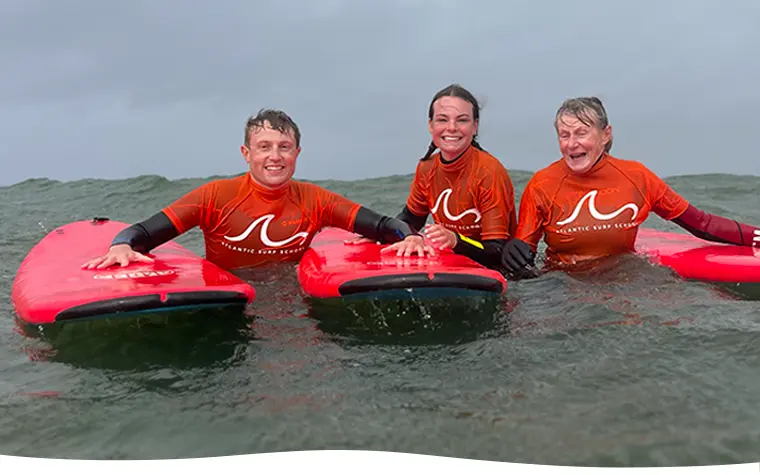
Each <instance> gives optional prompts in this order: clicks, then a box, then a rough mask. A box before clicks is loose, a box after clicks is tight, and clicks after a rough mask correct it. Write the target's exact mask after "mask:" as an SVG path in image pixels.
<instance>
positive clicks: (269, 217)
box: [224, 214, 309, 247]
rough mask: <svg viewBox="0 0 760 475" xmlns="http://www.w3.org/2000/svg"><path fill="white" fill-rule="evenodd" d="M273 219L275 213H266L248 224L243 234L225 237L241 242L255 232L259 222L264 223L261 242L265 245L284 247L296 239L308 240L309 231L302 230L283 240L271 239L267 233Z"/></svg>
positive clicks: (225, 237)
mask: <svg viewBox="0 0 760 475" xmlns="http://www.w3.org/2000/svg"><path fill="white" fill-rule="evenodd" d="M273 219H274V215H273V214H265V215H264V216H262V217H260V218H258V219H256V221H254V222H252V223H251V224H250V226H248V228H247V229H246V230H245V231H243V233H242V234H239V235H237V236H224V239H226V240H228V241H232V242H240V241H242V240H244V239H245V238H247V237H248V236H249V235H250V234H251V233H252V232H253V230H254V229H256V226H258V225H259V223H263V224H262V225H261V231H260V237H261V242H262V243H263V244H264V245H265V246H269V247H282V246H286V245H288V244H290V243H291V242H293V241H295V240H296V239H303V240H306V238H307V237H308V236H309V233H307V232H306V231H301V232H300V233H296V234H294V235H292V236H290V237H289V238H287V239H283V240H282V241H272V240H271V239H269V236H268V235H267V230H268V229H269V223H271V222H272V220H273Z"/></svg>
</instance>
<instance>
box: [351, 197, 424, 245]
mask: <svg viewBox="0 0 760 475" xmlns="http://www.w3.org/2000/svg"><path fill="white" fill-rule="evenodd" d="M353 232H355V233H357V234H361V235H362V236H364V237H366V238H369V239H372V240H374V241H380V242H382V243H383V244H390V243H394V242H398V241H403V240H404V239H406V238H407V237H408V236H419V233H416V232H415V231H414V230H413V229H412V228H410V227H409V225H408V224H407V223H406V222H404V221H402V220H400V219H396V218H391V217H389V216H382V215H380V214H378V213H376V212H374V211H372V210H370V209H367V208H365V207H363V206H362V207H361V208H359V211H357V213H356V218H355V219H354V229H353Z"/></svg>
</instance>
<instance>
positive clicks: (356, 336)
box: [309, 291, 507, 345]
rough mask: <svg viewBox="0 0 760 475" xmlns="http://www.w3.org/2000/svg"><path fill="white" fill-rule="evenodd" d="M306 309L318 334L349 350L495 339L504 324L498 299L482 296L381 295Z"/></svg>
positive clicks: (314, 304) (313, 304) (313, 301)
mask: <svg viewBox="0 0 760 475" xmlns="http://www.w3.org/2000/svg"><path fill="white" fill-rule="evenodd" d="M310 304H311V312H310V314H309V315H310V316H311V317H312V318H314V319H316V320H317V321H318V322H319V328H320V329H321V330H322V331H324V332H325V333H328V334H331V335H335V336H340V337H343V338H344V339H346V340H349V341H351V342H352V343H355V344H356V343H374V344H377V343H388V344H407V345H425V344H433V345H436V344H459V343H464V342H468V341H474V340H476V339H478V338H479V337H484V336H486V335H487V334H493V333H498V332H499V331H500V325H505V324H506V318H507V315H506V314H505V313H504V312H503V311H502V309H503V307H504V304H503V302H502V299H501V298H500V297H499V296H497V295H493V294H486V293H473V295H469V296H453V297H439V298H426V297H425V296H424V295H415V294H412V295H409V294H406V292H404V291H400V292H381V293H378V294H377V295H363V296H361V297H345V298H334V299H311V301H310Z"/></svg>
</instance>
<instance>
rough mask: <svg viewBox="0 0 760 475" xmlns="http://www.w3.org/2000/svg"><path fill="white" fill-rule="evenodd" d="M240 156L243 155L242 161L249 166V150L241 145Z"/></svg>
mask: <svg viewBox="0 0 760 475" xmlns="http://www.w3.org/2000/svg"><path fill="white" fill-rule="evenodd" d="M240 154H241V155H243V159H244V160H245V163H247V164H249V165H250V164H251V150H250V149H249V148H248V147H246V146H245V145H241V146H240Z"/></svg>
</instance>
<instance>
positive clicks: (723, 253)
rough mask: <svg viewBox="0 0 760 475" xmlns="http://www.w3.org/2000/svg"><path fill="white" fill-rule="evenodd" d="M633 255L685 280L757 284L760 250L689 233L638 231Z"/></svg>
mask: <svg viewBox="0 0 760 475" xmlns="http://www.w3.org/2000/svg"><path fill="white" fill-rule="evenodd" d="M636 253H637V254H639V255H642V256H644V257H646V258H648V259H649V260H650V262H653V263H655V264H659V265H663V266H667V267H670V268H671V269H673V270H674V271H675V272H676V273H677V274H678V275H679V276H681V277H683V278H685V279H694V280H701V281H706V282H726V283H760V249H758V248H757V247H748V246H734V245H730V244H722V243H716V242H710V241H705V240H703V239H700V238H698V237H696V236H693V235H690V234H678V233H672V232H667V231H658V230H655V229H649V228H639V232H638V235H637V237H636Z"/></svg>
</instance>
